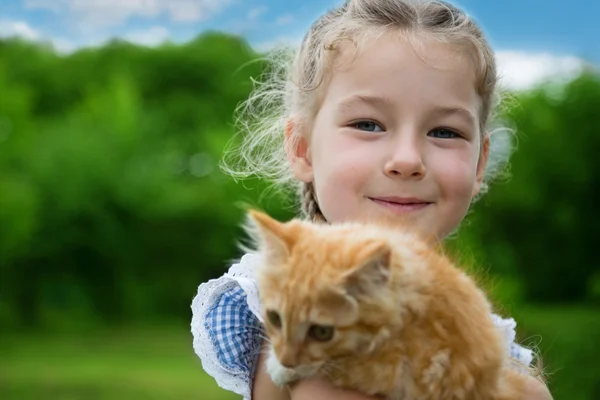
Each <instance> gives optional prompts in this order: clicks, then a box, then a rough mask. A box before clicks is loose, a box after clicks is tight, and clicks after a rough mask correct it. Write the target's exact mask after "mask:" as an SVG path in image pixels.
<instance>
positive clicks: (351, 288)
mask: <svg viewBox="0 0 600 400" xmlns="http://www.w3.org/2000/svg"><path fill="white" fill-rule="evenodd" d="M361 253H362V254H360V257H359V262H358V263H357V265H356V266H355V267H354V268H352V269H351V270H350V271H349V272H348V273H347V274H346V276H345V277H344V279H345V287H346V290H347V291H348V294H349V295H351V296H356V295H359V294H374V293H377V292H378V291H380V290H381V289H382V288H383V287H384V286H386V285H387V283H388V281H389V277H390V266H391V261H392V250H391V249H390V247H389V245H388V244H387V243H384V242H378V243H373V244H369V245H367V246H366V247H365V248H363V249H362V251H361Z"/></svg>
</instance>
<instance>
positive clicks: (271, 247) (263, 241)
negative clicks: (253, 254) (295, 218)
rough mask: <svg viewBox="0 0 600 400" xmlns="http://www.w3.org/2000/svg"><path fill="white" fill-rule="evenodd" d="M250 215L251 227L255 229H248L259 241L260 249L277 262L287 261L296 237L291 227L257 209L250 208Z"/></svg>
mask: <svg viewBox="0 0 600 400" xmlns="http://www.w3.org/2000/svg"><path fill="white" fill-rule="evenodd" d="M248 217H249V220H250V222H251V225H253V226H252V227H251V228H254V229H247V231H248V233H249V234H250V236H252V237H253V238H254V239H255V240H257V241H258V244H259V247H260V251H263V252H265V254H266V255H267V257H269V259H270V260H272V261H273V262H275V263H278V262H283V261H285V260H286V259H287V257H288V256H289V254H290V250H291V248H292V246H293V244H294V237H293V236H292V235H291V234H290V231H289V227H288V226H286V224H284V223H282V222H279V221H277V220H276V219H274V218H271V217H270V216H268V215H267V214H265V213H262V212H260V211H256V210H250V211H249V212H248Z"/></svg>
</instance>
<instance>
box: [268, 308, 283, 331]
mask: <svg viewBox="0 0 600 400" xmlns="http://www.w3.org/2000/svg"><path fill="white" fill-rule="evenodd" d="M267 319H268V320H269V323H270V324H271V325H273V327H274V328H277V329H279V328H281V317H280V316H279V314H277V312H276V311H273V310H269V311H267Z"/></svg>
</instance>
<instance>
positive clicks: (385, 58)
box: [288, 35, 488, 239]
mask: <svg viewBox="0 0 600 400" xmlns="http://www.w3.org/2000/svg"><path fill="white" fill-rule="evenodd" d="M345 56H348V54H344V52H343V51H342V54H341V56H340V57H345ZM350 57H351V55H350ZM325 90H326V92H325V93H324V98H323V102H322V105H321V108H320V109H319V111H318V113H317V115H316V116H315V119H314V123H313V125H312V131H311V132H309V134H308V135H305V136H304V137H308V138H309V139H307V140H305V141H301V142H300V144H299V145H298V146H296V147H294V148H293V149H290V150H289V151H288V155H289V159H290V161H291V164H292V169H293V171H294V174H295V176H296V177H297V178H298V179H300V180H302V181H304V182H313V184H314V187H315V191H316V195H317V199H318V203H319V206H320V208H321V210H322V212H323V214H324V216H325V218H326V219H327V220H328V221H329V222H333V223H335V222H341V221H344V220H357V219H362V218H385V219H387V220H391V221H394V220H398V221H400V220H404V219H406V218H408V219H409V221H411V223H412V224H414V225H413V226H415V227H416V228H417V229H419V230H420V231H421V232H422V233H423V234H425V235H434V236H435V237H437V238H439V239H441V238H443V237H445V236H446V235H448V234H449V233H451V232H452V231H453V230H454V229H455V228H456V227H457V226H458V224H459V223H460V221H461V220H462V219H463V218H464V216H465V215H466V213H467V210H468V208H469V205H470V203H471V200H472V198H473V196H474V195H475V194H477V192H478V191H479V189H480V186H481V182H482V178H483V171H484V167H485V163H486V160H487V148H488V146H487V141H486V142H485V143H482V140H481V132H480V130H479V117H478V115H479V110H480V107H481V100H480V98H479V96H478V94H477V92H476V90H475V70H474V65H473V62H472V61H470V59H469V57H468V55H466V54H464V53H462V54H461V53H460V51H459V50H458V49H457V48H456V47H451V46H449V45H444V44H440V43H436V42H433V41H427V40H423V41H422V42H421V47H420V50H419V52H418V53H417V52H415V49H414V48H413V47H412V46H411V45H410V44H409V43H408V42H406V41H405V40H402V39H399V38H398V37H397V36H392V35H385V36H382V37H380V38H379V39H377V40H376V41H373V42H371V43H369V44H368V45H367V46H365V47H364V50H362V51H361V53H360V54H359V56H358V58H356V59H355V60H353V61H352V62H349V63H347V64H343V66H342V67H339V68H337V69H336V70H335V72H334V73H333V74H332V77H331V79H330V80H329V82H328V85H327V88H326V89H325Z"/></svg>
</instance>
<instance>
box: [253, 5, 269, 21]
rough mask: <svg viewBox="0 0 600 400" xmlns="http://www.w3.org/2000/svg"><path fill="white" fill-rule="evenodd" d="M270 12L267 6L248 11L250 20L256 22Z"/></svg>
mask: <svg viewBox="0 0 600 400" xmlns="http://www.w3.org/2000/svg"><path fill="white" fill-rule="evenodd" d="M268 10H269V7H267V6H260V7H256V8H253V9H251V10H250V11H248V19H250V20H255V19H257V18H258V17H260V16H261V15H263V14H264V13H266V12H267V11H268Z"/></svg>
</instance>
